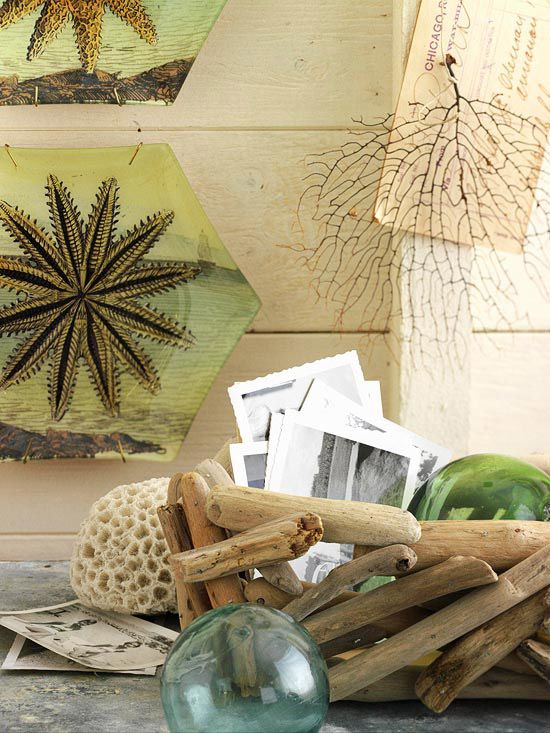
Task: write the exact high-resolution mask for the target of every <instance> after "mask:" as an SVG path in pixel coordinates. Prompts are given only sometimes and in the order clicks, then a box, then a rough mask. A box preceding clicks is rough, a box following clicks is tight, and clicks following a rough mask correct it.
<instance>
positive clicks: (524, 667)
mask: <svg viewBox="0 0 550 733" xmlns="http://www.w3.org/2000/svg"><path fill="white" fill-rule="evenodd" d="M495 667H500V668H502V669H507V670H508V671H509V672H515V673H516V674H529V675H531V674H535V672H533V670H532V669H531V667H530V666H529V665H528V664H525V662H524V661H523V659H520V658H519V657H518V655H517V653H516V650H514V651H513V652H512V653H511V654H508V656H507V657H504V659H501V660H500V662H499V663H498V664H496V665H495Z"/></svg>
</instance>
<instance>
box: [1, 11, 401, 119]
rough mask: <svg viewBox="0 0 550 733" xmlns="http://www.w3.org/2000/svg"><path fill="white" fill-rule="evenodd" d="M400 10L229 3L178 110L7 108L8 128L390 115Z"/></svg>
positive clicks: (4, 113)
mask: <svg viewBox="0 0 550 733" xmlns="http://www.w3.org/2000/svg"><path fill="white" fill-rule="evenodd" d="M391 9H392V3H391V0H302V1H301V2H299V3H297V2H296V0H262V1H261V2H258V0H229V2H228V3H227V5H226V7H225V10H224V11H223V12H222V15H221V16H220V18H219V20H218V22H217V23H216V25H215V26H214V29H213V30H212V32H211V34H210V36H209V38H208V40H207V41H206V43H205V45H204V46H203V49H202V51H201V53H200V54H199V57H198V59H197V61H196V63H195V65H194V67H193V69H192V71H191V74H190V76H189V77H188V79H187V81H186V83H185V84H184V87H183V90H182V92H181V93H180V95H179V97H178V99H177V101H176V103H175V104H174V105H173V107H170V108H164V107H157V106H153V107H149V106H126V107H122V108H118V107H116V106H97V105H82V106H80V105H72V106H71V105H70V106H66V107H63V108H59V107H57V106H51V107H45V106H44V107H39V108H38V109H35V108H34V107H21V108H14V107H10V108H0V128H5V129H8V128H9V129H35V130H41V129H59V130H61V129H62V130H70V129H109V128H116V129H124V128H126V129H130V130H136V129H138V128H141V129H143V130H145V129H159V128H163V129H182V128H189V127H201V128H215V129H219V128H225V127H244V128H289V127H290V128H294V127H299V128H327V127H328V128H334V127H338V128H340V127H348V126H350V125H353V121H352V118H357V117H359V116H361V115H364V116H365V117H377V116H380V115H385V114H387V113H388V111H389V109H388V102H389V90H390V77H391V58H390V54H389V53H388V47H389V45H390V44H391V31H392V25H391V24H392V19H391ZM61 109H62V112H61V111H60V110H61Z"/></svg>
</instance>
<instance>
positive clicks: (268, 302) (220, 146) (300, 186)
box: [0, 131, 386, 332]
mask: <svg viewBox="0 0 550 733" xmlns="http://www.w3.org/2000/svg"><path fill="white" fill-rule="evenodd" d="M347 140H348V133H347V132H346V131H325V132H316V131H309V132H306V131H302V132H288V131H287V132H273V131H256V132H244V131H223V132H222V131H219V132H160V131H159V132H148V133H143V134H140V135H136V134H134V133H130V132H124V131H112V132H90V131H79V132H77V131H73V132H67V133H65V134H64V135H63V137H62V144H63V146H64V147H101V146H106V147H108V146H117V145H132V146H133V145H136V144H137V143H138V142H140V141H142V142H144V143H158V142H166V143H168V144H169V145H171V146H172V148H173V150H174V152H175V154H176V155H177V157H178V159H179V161H180V163H181V165H182V168H183V170H184V172H185V173H186V175H187V177H188V178H189V180H190V183H191V185H192V186H193V188H194V190H195V192H196V194H197V196H198V198H199V200H200V201H201V203H202V205H203V207H204V209H205V211H206V214H207V216H208V217H209V218H210V219H211V221H212V223H213V224H214V227H215V228H216V229H217V231H218V233H219V235H220V236H221V239H222V241H223V242H224V243H225V245H226V247H227V249H228V250H229V252H230V253H231V255H232V256H233V258H234V259H235V260H236V262H237V264H238V265H239V267H240V268H241V269H242V271H243V273H244V274H245V276H246V277H247V278H248V280H249V282H250V284H251V285H252V286H253V287H254V289H255V290H256V292H257V294H258V296H259V298H260V300H261V301H262V303H263V308H262V309H261V311H260V313H259V315H258V317H257V319H256V321H255V323H254V325H253V330H255V331H264V332H266V331H267V332H276V331H285V332H292V331H320V332H325V331H332V330H334V329H335V324H336V323H337V322H338V308H337V307H336V306H335V305H334V304H331V303H326V302H325V301H319V299H318V296H317V293H316V292H315V290H314V289H313V287H312V285H311V282H312V278H311V274H310V272H309V270H308V268H307V266H306V265H304V263H302V262H300V259H299V255H298V254H297V253H296V252H295V251H294V249H293V248H296V247H300V245H302V244H306V245H307V246H308V247H311V246H312V245H314V244H315V243H316V242H318V241H319V226H320V225H319V223H318V222H315V221H313V218H312V217H313V213H314V207H313V202H312V203H311V205H303V206H302V207H300V198H301V196H302V194H303V193H304V191H305V189H306V187H307V185H308V184H307V183H306V181H305V178H306V176H307V175H308V172H309V169H308V166H307V161H308V160H309V158H308V156H312V155H313V156H315V155H318V154H319V153H323V152H325V151H327V150H331V149H333V148H334V147H340V146H341V145H342V143H345V142H346V141H347ZM5 141H6V142H8V143H9V144H10V145H11V146H12V147H17V146H24V147H34V146H36V145H37V143H39V144H40V146H41V147H45V148H46V147H57V146H59V144H60V142H61V141H60V136H59V134H58V133H56V132H52V131H44V132H42V133H40V135H39V136H38V137H37V136H36V135H35V134H34V133H29V132H25V131H23V132H15V131H13V132H10V133H6V134H5ZM0 155H5V153H4V152H2V151H1V150H0ZM13 156H14V158H15V159H17V151H16V150H14V151H13ZM113 174H114V175H116V171H113ZM58 175H60V174H59V173H58ZM0 193H1V196H2V197H7V196H8V192H7V191H2V183H1V181H0ZM15 203H16V202H15ZM299 207H300V212H301V213H300V217H299V216H298V210H299ZM29 213H31V212H29ZM142 213H144V214H147V213H149V212H142ZM363 307H364V306H363V305H362V303H361V302H359V303H358V305H357V306H356V307H354V308H352V309H350V310H349V311H348V312H347V314H346V317H345V319H344V321H343V323H342V324H338V328H340V327H341V328H342V330H344V331H349V332H356V331H359V330H363V328H362V324H363V323H364V313H363ZM385 322H386V318H385V316H384V313H383V312H382V311H381V313H380V314H379V317H378V318H377V320H376V321H373V322H371V323H369V324H368V327H369V330H382V329H383V328H384V327H385V325H386V323H385Z"/></svg>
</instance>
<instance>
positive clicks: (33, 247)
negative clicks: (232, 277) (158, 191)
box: [0, 175, 200, 420]
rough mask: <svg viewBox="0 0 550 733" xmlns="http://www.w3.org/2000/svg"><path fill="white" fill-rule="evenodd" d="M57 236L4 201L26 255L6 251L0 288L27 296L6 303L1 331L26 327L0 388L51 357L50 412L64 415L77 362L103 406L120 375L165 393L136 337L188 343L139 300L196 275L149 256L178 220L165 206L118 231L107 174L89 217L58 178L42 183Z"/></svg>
mask: <svg viewBox="0 0 550 733" xmlns="http://www.w3.org/2000/svg"><path fill="white" fill-rule="evenodd" d="M46 191H47V199H48V205H49V209H50V219H51V225H52V229H53V233H54V236H53V237H52V236H51V235H50V234H49V233H48V232H46V231H45V230H44V229H41V228H40V227H39V226H38V224H37V222H36V221H34V220H32V219H30V218H29V217H28V216H27V215H26V214H25V213H24V212H23V211H20V210H19V209H18V208H17V207H13V206H10V204H7V203H6V202H4V201H2V202H0V221H1V222H2V223H3V224H4V227H5V228H6V229H7V231H8V232H9V234H10V235H11V238H12V239H13V240H14V241H15V242H16V243H17V244H19V246H20V248H21V249H22V250H23V252H24V253H25V255H26V257H7V256H1V257H0V286H4V287H7V288H9V289H11V290H13V291H16V292H18V293H23V294H24V297H23V299H21V300H18V301H16V302H15V303H13V304H11V305H7V306H4V307H3V308H0V335H2V334H8V335H11V334H20V333H25V332H30V335H27V336H26V337H25V338H24V339H23V340H22V342H21V343H20V344H19V345H18V346H16V348H15V349H14V351H13V352H12V354H11V355H10V356H9V358H8V360H7V363H6V365H5V368H4V371H3V374H2V375H1V377H0V389H7V388H8V387H10V386H12V385H16V384H19V383H21V382H23V381H24V380H26V379H28V378H29V377H31V376H32V375H33V374H34V373H36V372H37V371H38V370H39V369H41V368H42V366H43V365H44V364H45V362H47V361H50V363H51V371H50V376H49V380H48V391H49V400H50V406H51V414H52V418H53V419H54V420H61V418H62V417H63V415H64V414H65V413H66V411H67V409H68V407H69V405H70V402H71V399H72V396H73V392H74V388H75V383H76V380H77V375H78V370H79V367H80V364H81V362H84V363H85V364H86V365H87V368H88V371H89V374H90V376H91V379H92V383H93V384H94V386H95V389H96V392H97V394H98V396H99V398H100V399H101V401H102V403H103V405H104V407H105V408H106V410H107V411H108V412H109V413H110V414H111V415H113V416H116V415H118V413H119V408H120V374H121V372H122V371H125V372H128V373H129V374H130V375H132V376H133V377H134V378H135V379H137V380H138V382H139V383H140V384H141V385H142V386H143V387H144V388H145V389H147V390H149V391H150V392H151V393H152V394H157V393H158V391H159V390H160V382H159V377H158V373H157V370H156V369H155V365H154V364H153V361H152V359H151V358H150V357H149V356H148V355H147V354H146V353H145V351H144V350H143V349H142V348H141V346H140V344H139V343H138V342H137V341H136V339H135V338H134V334H135V335H137V336H138V337H145V338H150V339H153V340H155V341H157V342H160V343H163V344H168V345H170V346H175V347H180V348H189V347H190V346H191V345H192V344H193V338H192V336H191V335H190V334H189V333H188V331H187V329H186V328H185V327H184V326H181V325H180V324H179V323H177V322H176V321H174V320H172V319H170V318H168V317H166V316H165V315H163V314H162V313H160V312H158V311H157V310H155V309H154V308H153V307H151V306H150V305H147V304H143V303H141V302H140V299H141V298H143V297H145V296H151V295H156V294H158V293H161V292H165V291H168V290H170V289H172V288H174V287H176V286H177V285H179V284H180V283H184V282H187V281H189V280H191V279H194V278H195V277H196V276H197V275H198V274H199V272H200V269H199V268H197V267H192V266H190V265H187V264H185V263H179V264H163V263H160V262H154V261H151V260H144V259H143V258H144V256H145V255H146V254H147V253H148V252H149V251H150V250H151V249H152V248H153V247H154V245H155V244H156V243H157V241H158V240H159V238H160V237H161V236H162V235H163V234H164V232H165V231H166V229H167V228H168V227H169V226H170V224H171V223H172V221H173V218H174V214H173V212H171V211H160V212H158V213H156V214H154V215H153V216H151V217H148V218H147V219H146V221H145V222H143V221H141V222H140V223H139V224H138V225H137V226H135V227H134V229H132V230H131V231H129V232H127V233H126V234H124V235H123V236H120V237H117V235H116V234H115V228H116V223H117V214H118V192H119V189H118V184H117V181H116V180H115V179H114V178H110V179H109V180H107V181H104V182H103V183H102V185H101V187H100V189H99V192H98V194H97V199H96V202H95V204H94V205H93V207H92V211H91V214H90V216H89V219H88V222H87V224H84V222H83V220H82V217H81V215H80V213H79V212H78V209H77V208H76V206H75V205H74V203H73V200H72V198H71V196H70V194H69V192H68V190H67V189H66V188H65V187H64V185H63V183H61V182H60V181H59V180H58V179H57V178H56V177H55V176H53V175H50V176H49V177H48V183H47V186H46Z"/></svg>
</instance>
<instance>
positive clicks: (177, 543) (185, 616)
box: [157, 504, 212, 629]
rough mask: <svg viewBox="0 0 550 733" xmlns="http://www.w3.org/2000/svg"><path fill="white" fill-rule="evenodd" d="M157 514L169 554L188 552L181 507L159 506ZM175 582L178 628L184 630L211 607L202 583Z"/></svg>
mask: <svg viewBox="0 0 550 733" xmlns="http://www.w3.org/2000/svg"><path fill="white" fill-rule="evenodd" d="M157 514H158V517H159V520H160V525H161V527H162V531H163V532H164V537H165V538H166V544H167V545H168V549H169V550H170V552H171V553H172V554H173V555H174V554H177V553H179V552H185V551H186V550H189V549H190V548H191V547H192V544H191V538H190V536H189V531H188V528H187V522H186V519H185V514H184V513H183V507H182V505H181V504H169V505H167V506H160V507H159V508H158V509H157ZM175 581H176V596H177V599H178V614H179V618H180V627H181V628H182V629H185V628H187V626H189V624H190V623H191V621H193V619H194V618H196V617H197V616H200V615H202V614H203V613H206V611H210V609H211V608H212V606H211V605H210V599H209V598H208V594H207V592H206V588H205V587H204V583H195V584H193V585H191V584H189V585H187V583H185V582H184V581H183V580H181V578H178V577H176V578H175Z"/></svg>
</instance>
